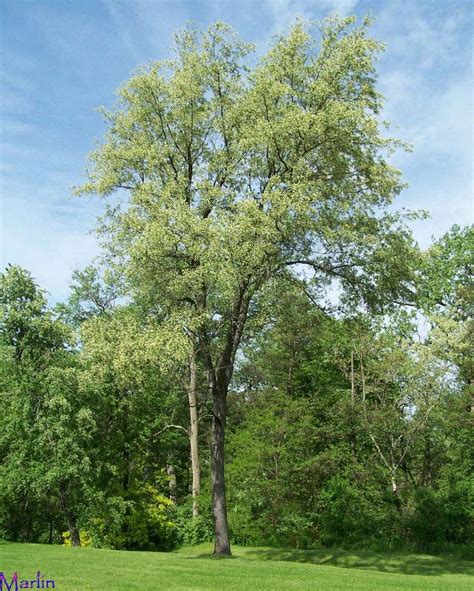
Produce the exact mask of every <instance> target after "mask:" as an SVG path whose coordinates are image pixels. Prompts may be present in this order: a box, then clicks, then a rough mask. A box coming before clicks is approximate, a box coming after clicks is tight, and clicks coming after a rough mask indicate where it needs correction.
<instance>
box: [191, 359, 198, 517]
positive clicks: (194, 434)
mask: <svg viewBox="0 0 474 591" xmlns="http://www.w3.org/2000/svg"><path fill="white" fill-rule="evenodd" d="M188 400H189V419H190V429H189V443H190V447H191V470H192V474H193V480H192V495H193V518H194V517H197V516H198V515H199V495H200V494H201V467H200V465H199V449H198V435H199V424H198V409H197V370H196V352H195V351H193V353H192V356H191V360H190V365H189V388H188Z"/></svg>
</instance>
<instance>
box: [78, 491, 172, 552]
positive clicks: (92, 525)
mask: <svg viewBox="0 0 474 591" xmlns="http://www.w3.org/2000/svg"><path fill="white" fill-rule="evenodd" d="M115 501H116V502H109V503H107V510H105V511H104V513H103V515H104V516H96V517H92V518H90V519H89V524H88V525H89V530H90V531H91V535H92V539H93V544H94V546H96V547H102V548H114V549H126V550H172V549H173V548H174V547H175V546H176V545H177V543H178V529H177V526H176V522H175V506H174V503H173V502H172V501H171V500H170V499H168V498H167V497H165V496H164V495H162V494H160V493H159V492H157V491H156V489H155V488H153V487H152V486H150V485H146V486H144V487H143V488H142V489H140V490H139V491H135V492H134V493H133V494H132V499H131V500H128V501H124V500H123V499H115ZM112 505H113V510H111V506H112Z"/></svg>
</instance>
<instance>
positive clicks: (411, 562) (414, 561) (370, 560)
mask: <svg viewBox="0 0 474 591" xmlns="http://www.w3.org/2000/svg"><path fill="white" fill-rule="evenodd" d="M233 551H234V555H233V556H232V559H233V558H238V559H243V560H279V561H288V562H299V563H304V564H314V565H326V566H338V567H340V568H358V569H363V570H373V571H379V572H387V573H398V574H405V575H424V576H439V575H443V574H459V575H470V576H474V562H470V561H467V560H459V559H455V558H452V559H451V558H449V557H447V556H430V555H424V554H408V553H403V552H393V553H386V554H385V553H383V554H382V553H375V552H368V551H349V550H292V549H285V548H243V547H234V550H233ZM186 558H188V559H191V560H192V559H200V560H202V559H209V560H215V558H213V556H212V554H211V553H210V552H205V553H202V552H199V553H197V554H193V555H192V556H189V555H188V556H186Z"/></svg>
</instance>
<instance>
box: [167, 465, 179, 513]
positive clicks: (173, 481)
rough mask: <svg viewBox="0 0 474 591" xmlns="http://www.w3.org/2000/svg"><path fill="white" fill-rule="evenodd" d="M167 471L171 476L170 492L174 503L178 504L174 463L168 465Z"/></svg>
mask: <svg viewBox="0 0 474 591" xmlns="http://www.w3.org/2000/svg"><path fill="white" fill-rule="evenodd" d="M166 473H167V474H168V478H169V480H168V489H169V493H170V500H171V501H173V503H174V504H176V502H177V500H178V499H177V497H176V472H175V469H174V465H173V464H168V465H167V466H166Z"/></svg>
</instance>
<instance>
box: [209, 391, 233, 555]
mask: <svg viewBox="0 0 474 591" xmlns="http://www.w3.org/2000/svg"><path fill="white" fill-rule="evenodd" d="M226 398H227V392H226V391H225V390H223V389H220V388H217V387H216V388H214V389H213V418H212V440H211V482H212V509H213V513H214V532H215V542H214V556H231V551H230V539H229V526H228V523H227V506H226V495H225V479H224V430H225V419H226Z"/></svg>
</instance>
